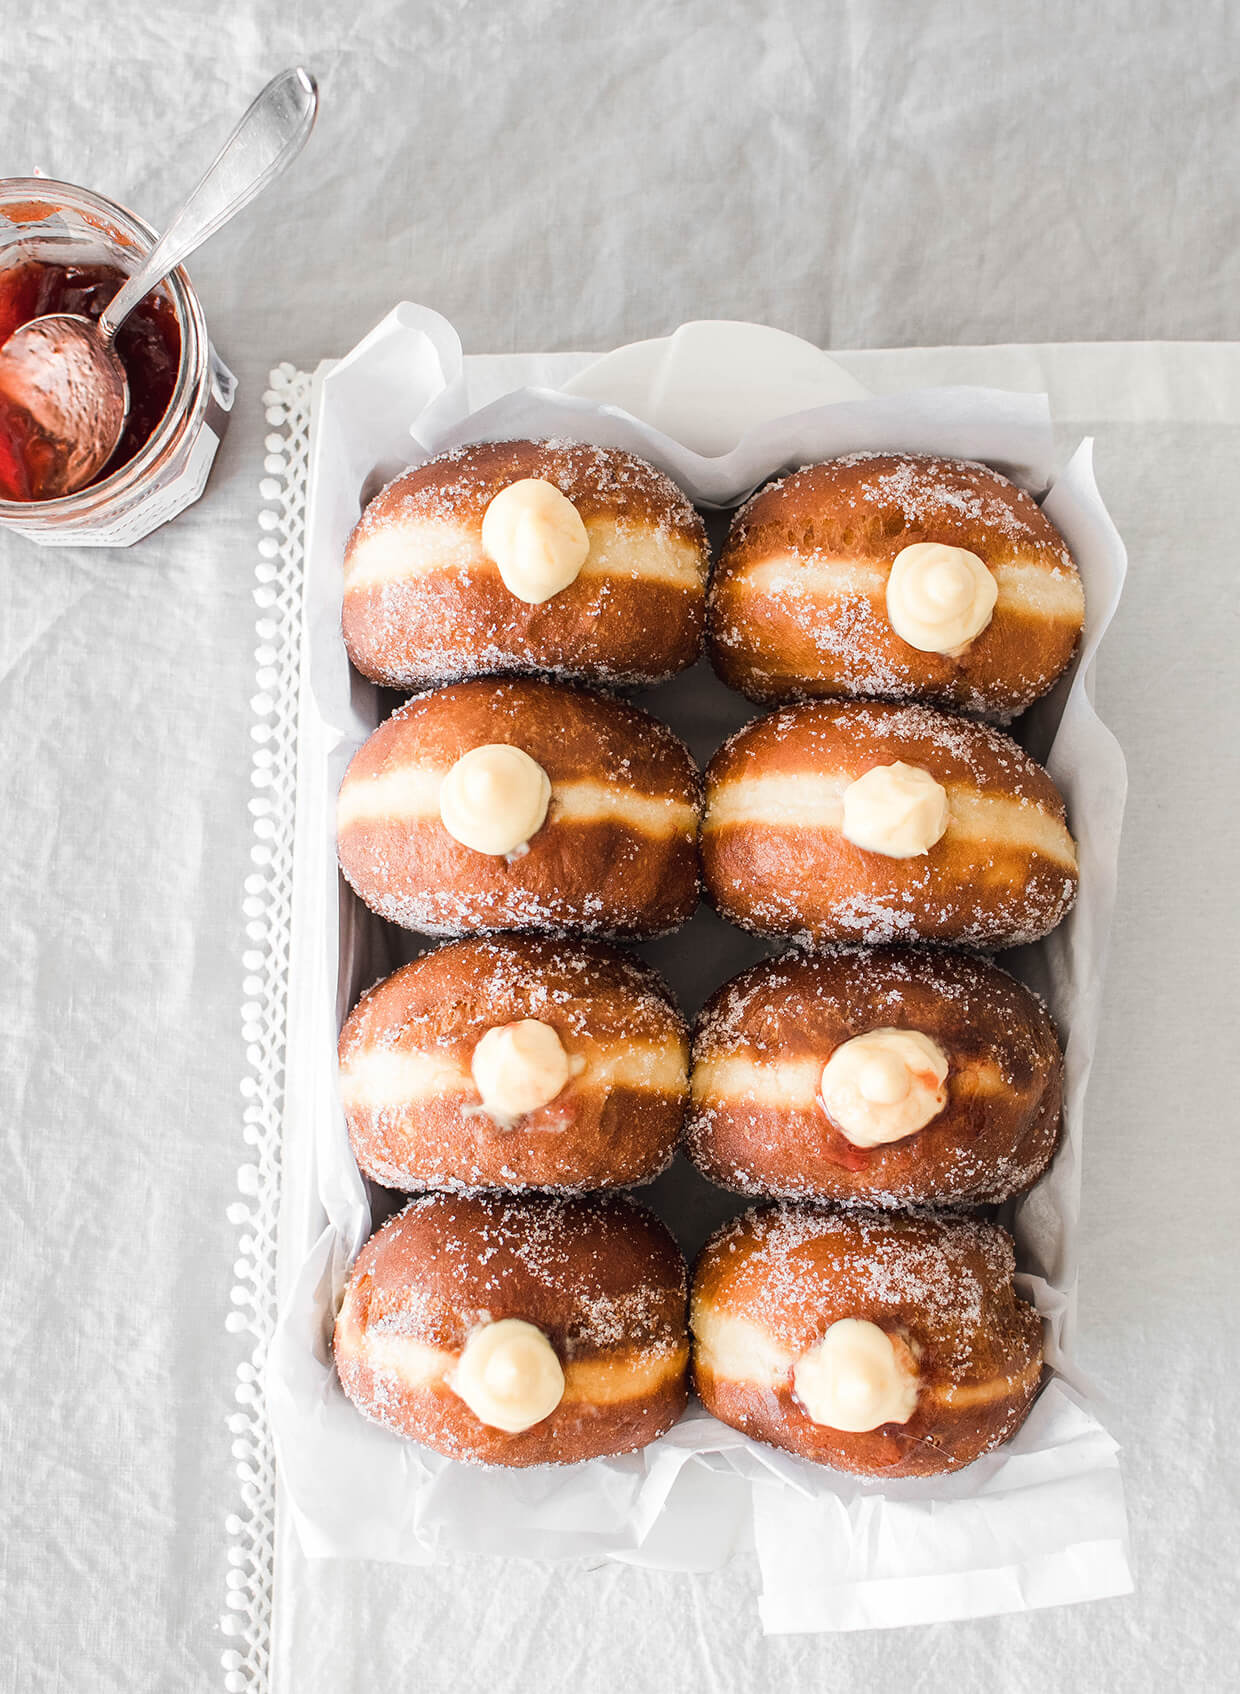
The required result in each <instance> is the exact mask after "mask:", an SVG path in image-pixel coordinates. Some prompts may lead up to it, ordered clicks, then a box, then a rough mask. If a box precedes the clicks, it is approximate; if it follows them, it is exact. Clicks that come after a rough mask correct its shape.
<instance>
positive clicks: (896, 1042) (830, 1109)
mask: <svg viewBox="0 0 1240 1694" xmlns="http://www.w3.org/2000/svg"><path fill="white" fill-rule="evenodd" d="M946 1081H947V1055H946V1054H945V1053H944V1052H943V1049H942V1048H941V1047H940V1046H939V1045H938V1043H937V1042H935V1041H932V1040H931V1039H930V1037H929V1036H928V1035H923V1034H922V1033H921V1031H920V1030H917V1029H870V1030H867V1031H866V1032H865V1034H864V1035H854V1036H853V1038H852V1039H851V1041H845V1042H843V1043H842V1045H841V1046H839V1047H837V1048H836V1049H835V1051H834V1053H832V1055H831V1057H830V1058H829V1059H828V1060H827V1062H826V1064H825V1065H824V1066H823V1070H822V1084H821V1087H820V1090H819V1097H820V1099H821V1100H822V1104H823V1109H824V1110H825V1112H826V1114H827V1116H828V1117H829V1118H830V1119H831V1122H832V1123H833V1124H835V1126H836V1127H837V1129H839V1131H840V1132H841V1134H843V1135H844V1136H846V1137H847V1139H848V1140H849V1141H851V1142H852V1144H853V1146H854V1147H879V1146H882V1145H883V1144H885V1143H886V1142H889V1141H903V1140H904V1138H905V1136H908V1135H915V1134H916V1133H917V1131H918V1130H919V1129H924V1128H925V1127H926V1125H927V1124H928V1123H929V1122H930V1121H931V1119H932V1118H936V1117H937V1116H938V1115H939V1113H940V1112H941V1111H942V1110H943V1107H944V1106H945V1105H946V1104H947V1088H946V1086H945V1084H946Z"/></svg>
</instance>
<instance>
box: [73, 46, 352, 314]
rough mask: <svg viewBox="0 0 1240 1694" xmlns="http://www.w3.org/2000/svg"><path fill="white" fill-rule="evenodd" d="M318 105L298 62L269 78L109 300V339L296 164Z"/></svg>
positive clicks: (315, 90)
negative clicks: (183, 264) (154, 291)
mask: <svg viewBox="0 0 1240 1694" xmlns="http://www.w3.org/2000/svg"><path fill="white" fill-rule="evenodd" d="M318 104H319V92H318V88H317V86H316V84H315V81H314V78H313V77H312V76H311V75H310V72H309V71H307V70H303V69H302V68H301V67H300V66H299V67H297V68H296V69H294V70H287V71H281V72H280V74H279V76H276V77H273V78H272V79H271V81H270V82H269V83H268V84H267V86H266V88H264V89H263V91H262V93H261V94H260V95H259V96H258V98H257V99H256V100H255V101H254V103H253V105H252V106H251V107H250V109H249V111H247V112H246V114H245V116H244V117H243V118H242V119H241V122H240V123H239V124H238V125H237V127H236V129H235V130H233V132H232V134H231V135H230V136H229V138H228V140H227V141H226V142H225V143H224V145H223V146H222V147H221V148H220V150H219V152H218V153H217V154H216V155H215V158H214V159H213V161H212V162H211V165H210V167H209V168H208V170H207V173H206V175H205V176H204V177H203V179H202V181H201V182H200V183H199V184H198V186H197V188H195V189H194V191H193V193H192V194H191V195H190V197H189V199H188V200H186V202H185V204H184V205H183V206H182V207H181V210H180V211H179V212H178V213H177V215H176V217H175V218H174V219H173V220H172V222H171V224H169V226H168V228H167V229H166V230H165V231H164V233H163V235H162V236H161V237H160V239H159V240H158V241H157V242H156V244H155V246H154V247H153V248H152V249H151V251H150V252H149V253H148V254H147V256H146V259H145V261H144V263H143V264H142V266H141V268H140V269H139V270H136V271H135V272H134V274H133V275H132V276H131V277H130V278H129V280H128V282H126V283H125V285H124V287H123V288H121V289H120V291H119V292H118V293H117V294H116V295H114V296H113V298H112V299H111V300H110V301H109V303H108V305H107V306H106V307H105V309H104V311H103V315H102V316H101V317H100V319H99V333H100V335H101V336H102V337H103V340H104V342H105V343H109V342H111V340H112V338H113V337H114V336H115V334H116V332H117V330H118V329H119V328H120V326H121V324H122V323H124V321H125V319H126V318H127V317H128V316H129V314H130V312H132V311H133V309H134V307H135V306H136V305H137V304H138V301H139V300H141V299H142V298H143V296H144V295H146V294H149V293H150V291H151V289H152V288H154V287H155V286H156V284H157V283H159V282H162V280H163V279H164V277H166V276H167V274H168V272H169V271H171V270H175V268H176V267H177V265H179V264H180V263H181V261H182V259H184V258H186V257H187V256H188V255H189V254H190V253H192V252H193V251H194V249H195V248H196V247H199V246H201V245H202V243H203V242H204V241H205V240H206V239H207V237H208V236H210V235H214V234H215V232H216V230H217V229H219V227H220V225H221V224H225V223H227V222H228V220H229V218H231V217H232V215H233V213H234V212H239V211H240V210H241V208H242V207H243V206H248V205H249V203H250V201H251V200H253V198H254V196H255V195H256V194H258V193H260V192H261V191H262V190H263V189H264V188H266V186H267V184H268V183H269V182H271V181H272V179H273V178H275V177H277V176H279V174H280V172H281V171H282V170H283V169H284V168H285V166H286V165H289V164H291V163H292V161H293V160H294V159H295V158H296V157H297V155H298V153H300V152H301V150H302V148H303V147H304V146H305V144H306V141H307V140H308V139H309V135H310V131H311V130H312V129H313V128H314V119H315V114H316V112H317V111H318Z"/></svg>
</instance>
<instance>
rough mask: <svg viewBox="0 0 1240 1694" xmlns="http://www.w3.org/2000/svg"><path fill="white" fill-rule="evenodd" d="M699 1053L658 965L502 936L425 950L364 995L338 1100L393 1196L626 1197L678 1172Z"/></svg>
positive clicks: (350, 1026) (359, 1155) (592, 945)
mask: <svg viewBox="0 0 1240 1694" xmlns="http://www.w3.org/2000/svg"><path fill="white" fill-rule="evenodd" d="M688 1060H689V1042H688V1032H687V1030H686V1028H685V1024H684V1020H683V1019H682V1018H681V1016H680V1014H679V1012H678V1011H677V1010H676V1008H675V1006H674V1004H673V1002H672V999H671V996H670V994H669V992H668V990H667V988H666V987H665V985H664V984H663V982H662V981H661V979H660V978H659V977H658V975H657V974H656V973H655V972H654V971H653V970H651V969H650V968H649V966H647V965H642V964H639V963H638V961H637V960H636V959H633V958H630V957H629V955H628V954H625V953H621V952H618V951H617V950H616V949H614V948H612V947H607V946H604V945H603V944H601V943H599V942H576V943H568V942H564V941H555V940H547V939H544V938H541V937H536V936H517V935H507V936H496V937H495V938H494V939H492V940H472V941H458V942H453V943H451V944H450V945H448V946H445V947H440V948H439V949H438V950H437V951H435V952H433V953H425V954H423V955H422V957H421V958H419V959H415V960H414V962H413V963H412V964H411V965H405V966H404V968H403V969H401V970H398V971H397V972H396V973H395V974H394V975H392V976H389V977H387V978H386V979H385V980H384V981H383V982H380V983H378V984H376V986H375V987H374V988H372V989H370V990H369V991H368V992H367V993H366V994H364V995H363V996H362V998H361V1000H360V1001H359V1002H358V1004H357V1006H356V1008H355V1009H354V1011H353V1013H352V1015H351V1016H350V1017H349V1019H348V1021H347V1022H346V1024H345V1026H344V1029H343V1031H342V1033H341V1036H340V1092H341V1099H342V1102H343V1105H344V1111H345V1118H346V1120H347V1122H348V1126H349V1138H350V1140H351V1142H352V1144H353V1152H354V1155H355V1157H356V1159H357V1162H358V1166H359V1168H360V1169H361V1171H362V1172H363V1174H364V1175H366V1176H368V1177H371V1178H373V1180H374V1181H376V1182H380V1183H383V1184H384V1185H385V1186H386V1187H388V1188H402V1189H422V1188H464V1189H477V1188H505V1189H521V1188H549V1189H578V1190H586V1189H598V1188H623V1187H626V1186H629V1185H631V1184H635V1183H642V1182H649V1181H651V1180H652V1179H653V1178H654V1177H656V1176H657V1175H658V1174H659V1172H660V1171H662V1170H664V1169H665V1168H666V1166H667V1165H668V1164H669V1163H670V1162H671V1158H672V1154H673V1153H674V1151H675V1148H676V1143H677V1140H678V1138H679V1134H680V1126H681V1121H682V1119H683V1117H684V1112H685V1105H686V1102H687V1100H688V1095H689V1063H688Z"/></svg>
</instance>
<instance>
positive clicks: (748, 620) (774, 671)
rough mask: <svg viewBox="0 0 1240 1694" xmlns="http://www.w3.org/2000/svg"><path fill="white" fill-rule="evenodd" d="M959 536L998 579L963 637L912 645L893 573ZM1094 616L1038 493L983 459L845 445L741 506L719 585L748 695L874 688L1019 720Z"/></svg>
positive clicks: (721, 642)
mask: <svg viewBox="0 0 1240 1694" xmlns="http://www.w3.org/2000/svg"><path fill="white" fill-rule="evenodd" d="M926 543H930V544H934V545H938V546H941V547H948V548H956V549H962V550H963V551H964V552H967V553H969V554H971V555H972V556H973V559H974V560H980V561H981V564H982V566H983V567H984V568H986V569H989V570H990V571H991V572H992V573H993V574H994V575H995V576H996V577H997V579H998V583H997V594H998V598H997V602H996V604H995V606H994V607H993V609H992V610H991V612H990V615H989V617H988V619H987V621H986V622H985V623H984V624H983V625H982V626H981V627H980V628H976V629H973V630H972V631H971V633H970V634H969V635H968V637H967V639H965V640H964V641H963V642H959V643H952V642H950V641H949V642H947V643H945V644H944V645H943V646H942V647H939V648H934V647H933V646H931V647H930V649H929V650H927V649H925V648H923V647H913V646H911V645H910V644H909V643H908V642H907V641H906V640H904V639H902V638H901V636H900V635H898V634H897V633H896V630H895V629H894V628H893V624H892V619H891V615H890V608H889V606H888V603H887V585H888V581H889V579H890V577H891V572H892V567H893V565H894V564H895V561H896V559H897V557H898V556H899V555H900V554H902V553H903V552H904V550H905V549H906V548H909V547H913V546H918V545H921V544H926ZM1083 615H1084V596H1083V592H1082V589H1081V583H1080V577H1079V574H1078V572H1077V569H1076V566H1075V564H1074V562H1073V560H1072V557H1071V555H1070V553H1069V552H1068V549H1067V547H1066V546H1065V544H1064V541H1063V538H1062V536H1060V535H1059V533H1058V531H1057V530H1056V529H1055V528H1054V526H1053V525H1052V524H1051V523H1050V522H1049V520H1048V519H1047V518H1046V517H1045V516H1044V515H1043V513H1042V512H1041V511H1040V509H1039V508H1038V506H1037V504H1036V502H1035V501H1034V500H1033V499H1032V498H1031V497H1030V496H1029V495H1028V494H1026V493H1025V492H1024V491H1023V490H1022V489H1019V488H1017V487H1016V486H1015V484H1013V483H1011V482H1009V481H1008V480H1007V479H1006V478H1004V477H1002V476H1000V475H999V473H998V472H997V471H993V470H991V469H990V468H989V467H988V466H986V465H981V464H975V463H972V462H969V461H966V460H959V459H941V458H934V457H931V456H928V455H925V456H923V455H915V454H885V453H869V454H849V455H847V456H846V457H844V458H840V459H831V460H827V461H825V462H823V463H821V464H815V465H808V466H805V467H804V468H803V469H801V470H799V471H797V472H795V473H793V475H791V476H787V477H784V478H783V479H781V480H780V481H778V482H774V483H769V484H768V485H767V486H766V487H765V488H762V489H760V490H759V491H758V492H757V493H756V494H755V495H753V496H752V498H751V499H750V500H749V501H748V502H747V503H746V504H745V506H744V507H743V508H742V509H741V511H740V512H739V514H738V515H737V517H736V519H735V520H734V522H733V525H732V528H731V530H730V532H729V536H728V541H727V545H726V546H725V548H724V551H723V554H722V556H721V558H720V561H719V566H718V568H717V570H716V572H715V576H714V580H713V583H712V587H711V594H710V607H709V628H710V645H711V652H712V656H713V658H714V662H715V665H716V668H717V669H718V670H719V672H720V675H721V676H722V677H723V679H724V680H725V681H726V682H727V683H728V684H729V685H730V686H732V687H734V688H738V689H740V690H741V692H743V693H745V694H747V695H749V697H750V698H751V699H755V700H761V701H767V702H777V701H780V700H789V699H798V698H819V697H839V696H848V697H853V696H859V695H866V694H872V695H877V696H882V697H885V698H888V699H893V700H903V699H920V700H924V701H930V702H933V703H935V704H938V705H945V706H950V707H954V708H956V709H959V710H964V711H969V712H974V713H977V714H978V715H980V716H985V717H990V718H993V719H998V720H1000V721H1002V720H1006V719H1010V718H1011V717H1012V716H1013V715H1014V714H1016V713H1017V712H1020V711H1023V710H1024V708H1025V707H1027V706H1028V705H1030V704H1032V702H1033V701H1034V700H1036V699H1038V698H1039V697H1040V696H1041V695H1042V694H1044V693H1045V692H1046V691H1047V689H1048V688H1050V687H1051V685H1052V684H1053V682H1054V681H1055V679H1056V677H1058V676H1059V675H1061V674H1062V672H1063V670H1064V669H1065V667H1066V666H1067V665H1068V663H1069V662H1070V660H1071V658H1072V655H1073V653H1074V652H1075V650H1076V646H1077V642H1078V640H1079V637H1080V632H1081V626H1082V621H1083Z"/></svg>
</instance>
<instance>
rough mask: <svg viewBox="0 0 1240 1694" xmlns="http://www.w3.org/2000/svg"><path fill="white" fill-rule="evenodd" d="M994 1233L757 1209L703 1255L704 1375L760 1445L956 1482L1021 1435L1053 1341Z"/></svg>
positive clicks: (989, 1228) (698, 1371)
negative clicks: (1046, 1346) (1019, 1290)
mask: <svg viewBox="0 0 1240 1694" xmlns="http://www.w3.org/2000/svg"><path fill="white" fill-rule="evenodd" d="M1014 1269H1015V1259H1014V1255H1013V1249H1012V1241H1011V1237H1010V1236H1009V1235H1008V1234H1007V1232H1006V1231H1005V1230H1003V1229H1001V1228H999V1226H998V1225H997V1224H991V1223H981V1222H973V1221H962V1220H959V1219H951V1218H941V1217H933V1216H931V1215H929V1214H926V1215H917V1216H913V1215H909V1214H900V1213H891V1212H870V1211H856V1210H853V1211H832V1210H831V1209H830V1208H828V1207H825V1206H815V1205H802V1206H774V1207H765V1208H758V1209H756V1210H754V1211H751V1212H747V1213H746V1214H745V1215H744V1216H743V1217H740V1218H736V1219H733V1220H732V1221H731V1222H730V1223H727V1224H725V1225H724V1226H723V1228H722V1229H720V1230H719V1231H717V1233H716V1234H715V1235H713V1236H712V1237H711V1239H710V1241H709V1242H707V1244H706V1247H705V1248H704V1249H703V1252H702V1255H701V1258H700V1259H699V1260H698V1263H697V1266H696V1268H695V1270H694V1276H693V1294H692V1304H691V1314H690V1323H691V1326H692V1331H693V1375H694V1382H695V1386H696V1388H697V1392H698V1394H699V1395H700V1396H701V1399H702V1402H703V1404H704V1405H705V1406H706V1407H707V1409H708V1410H709V1411H711V1412H713V1413H714V1415H715V1416H716V1417H717V1418H720V1419H722V1421H723V1422H724V1423H727V1424H731V1425H732V1426H733V1427H734V1428H736V1429H741V1430H743V1431H744V1432H745V1434H746V1435H750V1436H752V1437H753V1438H754V1439H755V1440H757V1441H765V1442H767V1443H769V1444H770V1445H771V1446H774V1447H783V1448H786V1449H787V1450H788V1451H789V1452H791V1453H798V1454H800V1455H801V1457H802V1458H805V1459H812V1460H814V1461H816V1462H817V1463H819V1464H826V1465H831V1466H833V1467H834V1468H835V1469H837V1470H845V1471H854V1472H856V1473H858V1474H860V1475H863V1476H932V1475H935V1474H936V1473H939V1472H942V1471H952V1470H959V1469H960V1468H961V1467H962V1466H963V1465H967V1464H971V1463H972V1461H973V1460H974V1459H977V1458H979V1457H980V1456H981V1455H982V1454H983V1453H986V1452H989V1451H990V1449H991V1448H993V1447H996V1446H998V1445H999V1444H1000V1443H1001V1442H1003V1441H1006V1440H1007V1439H1008V1438H1009V1437H1010V1436H1011V1435H1013V1434H1014V1433H1015V1431H1016V1430H1017V1429H1018V1427H1019V1426H1020V1423H1021V1421H1022V1420H1023V1418H1024V1416H1025V1414H1026V1412H1027V1411H1028V1409H1029V1407H1030V1405H1031V1404H1032V1401H1033V1397H1034V1395H1035V1394H1036V1392H1037V1389H1038V1384H1039V1381H1040V1378H1041V1371H1042V1331H1041V1324H1040V1322H1039V1319H1038V1315H1037V1313H1036V1312H1035V1311H1034V1309H1033V1307H1032V1306H1030V1305H1028V1304H1027V1303H1026V1302H1025V1301H1023V1300H1019V1299H1017V1297H1016V1294H1015V1291H1014V1289H1013V1286H1012V1276H1013V1271H1014Z"/></svg>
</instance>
